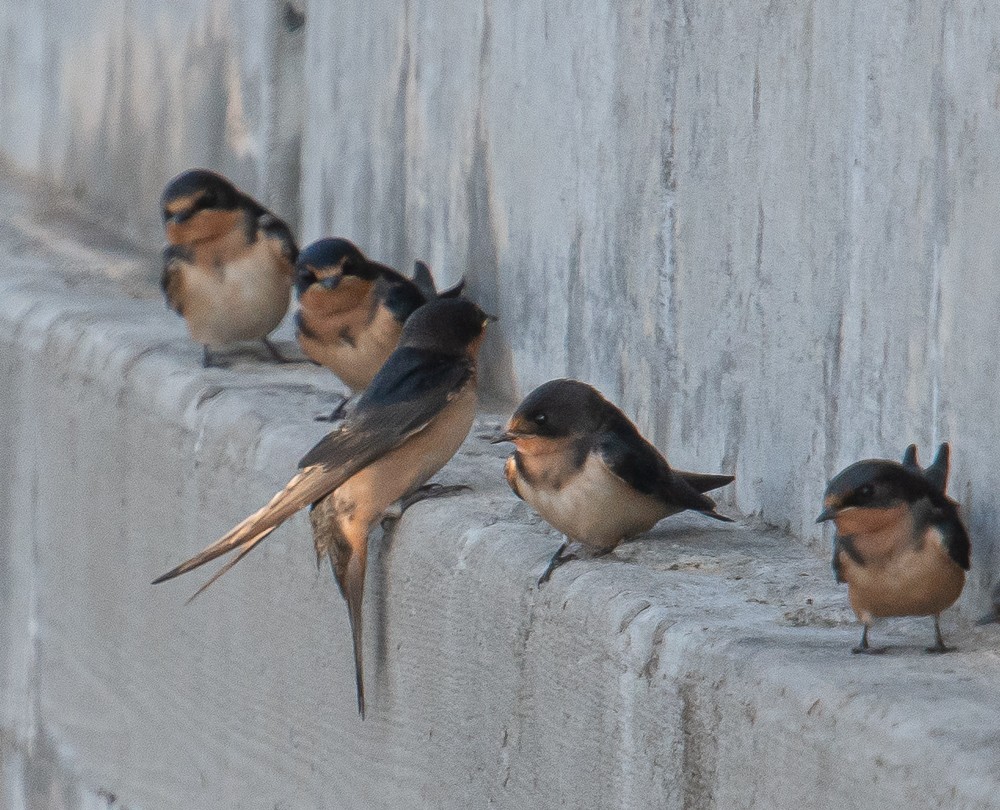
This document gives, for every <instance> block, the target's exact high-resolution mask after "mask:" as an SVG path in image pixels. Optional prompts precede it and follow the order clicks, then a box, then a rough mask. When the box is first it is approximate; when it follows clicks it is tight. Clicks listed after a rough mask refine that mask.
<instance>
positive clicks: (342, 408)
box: [313, 397, 351, 422]
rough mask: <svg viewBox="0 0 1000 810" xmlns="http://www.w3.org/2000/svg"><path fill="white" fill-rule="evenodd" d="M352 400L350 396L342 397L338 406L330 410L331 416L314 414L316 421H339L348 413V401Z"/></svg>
mask: <svg viewBox="0 0 1000 810" xmlns="http://www.w3.org/2000/svg"><path fill="white" fill-rule="evenodd" d="M350 401H351V398H350V397H341V398H340V402H338V403H337V407H336V408H334V409H333V411H331V412H330V414H329V416H327V415H326V414H322V413H321V414H320V415H319V416H314V417H313V421H314V422H339V421H340V420H341V419H343V418H344V417H345V416H346V415H347V403H348V402H350Z"/></svg>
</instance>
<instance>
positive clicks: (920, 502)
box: [816, 444, 969, 653]
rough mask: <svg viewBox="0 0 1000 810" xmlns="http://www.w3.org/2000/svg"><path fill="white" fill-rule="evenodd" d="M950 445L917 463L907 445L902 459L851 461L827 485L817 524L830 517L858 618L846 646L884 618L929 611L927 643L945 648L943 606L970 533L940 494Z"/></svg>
mask: <svg viewBox="0 0 1000 810" xmlns="http://www.w3.org/2000/svg"><path fill="white" fill-rule="evenodd" d="M948 460H949V447H948V445H947V444H942V445H941V447H940V448H939V450H938V453H937V456H936V457H935V459H934V463H933V464H931V465H930V466H929V467H927V469H921V467H920V464H919V463H918V461H917V449H916V446H915V445H910V446H909V447H908V448H907V449H906V453H905V455H904V456H903V463H902V464H897V463H896V462H894V461H885V460H880V459H870V460H867V461H859V462H857V463H856V464H852V465H851V466H850V467H848V468H847V469H845V470H843V471H842V472H840V473H838V474H837V475H836V476H835V477H834V478H833V479H832V480H831V481H830V483H829V484H828V485H827V488H826V494H825V495H824V498H823V511H822V512H821V513H820V515H819V517H818V518H817V519H816V522H817V523H822V522H823V521H827V520H832V521H833V523H834V526H836V530H837V533H836V535H835V536H834V540H833V570H834V573H835V575H836V578H837V582H846V583H847V595H848V598H849V599H850V601H851V607H852V608H853V609H854V612H855V613H856V614H857V617H858V620H859V621H861V622H862V624H864V630H863V631H862V634H861V643H860V644H859V645H858V646H857V647H855V648H854V649H853V650H852V652H855V653H881V652H885V648H884V647H882V648H875V647H870V646H869V644H868V630H869V628H870V627H871V625H872V623H873V622H874V621H875V620H876V619H880V618H883V617H888V616H933V617H934V640H935V644H934V646H933V647H928V648H927V652H932V653H944V652H949V651H950V650H952V649H953V648H951V647H947V646H945V643H944V639H943V638H942V636H941V624H940V615H941V611H943V610H945V609H946V608H948V607H950V606H951V605H953V604H954V603H955V600H957V599H958V597H959V595H960V594H961V593H962V588H963V587H964V586H965V572H966V571H967V570H968V569H969V535H968V534H967V532H966V530H965V526H963V525H962V520H961V518H960V517H959V515H958V505H957V504H956V503H955V502H954V501H953V500H951V499H950V498H949V497H948V496H947V495H945V488H946V486H947V482H948Z"/></svg>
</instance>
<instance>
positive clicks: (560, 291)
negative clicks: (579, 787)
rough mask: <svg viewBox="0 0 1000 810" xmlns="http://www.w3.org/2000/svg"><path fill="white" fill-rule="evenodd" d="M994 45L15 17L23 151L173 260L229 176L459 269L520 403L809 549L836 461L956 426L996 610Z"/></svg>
mask: <svg viewBox="0 0 1000 810" xmlns="http://www.w3.org/2000/svg"><path fill="white" fill-rule="evenodd" d="M300 12H301V13H300ZM998 30H1000V6H997V5H996V4H995V3H983V2H980V3H953V2H943V1H942V2H927V3H917V4H914V3H910V2H903V0H893V1H892V2H881V3H871V2H866V1H865V0H837V1H836V2H806V3H802V2H784V1H779V0H767V2H764V0H739V1H738V2H731V3H708V4H705V3H693V2H690V1H689V0H683V1H681V0H678V1H677V2H671V3H662V2H653V0H629V2H626V3H622V2H611V1H610V0H605V1H604V2H599V3H597V4H593V3H592V4H589V5H588V6H587V7H586V8H584V7H582V6H580V4H575V3H570V2H565V0H563V1H562V2H556V0H545V1H543V2H537V0H530V2H521V3H516V4H514V5H510V4H508V5H503V6H499V7H498V6H496V5H495V4H494V3H492V2H490V0H485V2H483V3H481V4H479V3H469V2H452V3H447V4H441V3H439V2H438V3H432V2H428V1H427V0H409V2H406V3H397V2H390V1H389V0H375V1H374V2H371V3H362V4H355V5H353V6H350V7H344V6H343V4H336V3H328V2H322V1H320V0H316V2H311V3H300V2H296V3H288V2H282V1H281V0H213V2H211V3H192V2H184V3H171V4H163V3H160V4H134V3H125V2H121V0H118V2H113V0H83V1H82V2H76V3H62V2H59V3H49V4H41V3H38V2H28V0H15V2H13V3H10V2H8V3H7V4H5V5H4V6H3V7H2V8H0V48H2V51H0V55H2V59H0V62H2V64H3V65H4V71H3V73H2V77H0V155H3V156H5V157H6V158H7V159H8V160H9V161H12V162H14V163H15V164H16V165H18V166H19V167H21V168H23V169H26V170H28V171H33V172H35V173H37V174H39V175H41V176H44V177H46V178H48V179H50V180H52V181H55V182H56V183H58V184H59V185H60V186H62V187H64V188H67V189H70V190H73V191H75V192H76V193H77V194H78V195H80V196H81V197H82V198H84V199H85V200H87V201H89V203H91V204H92V205H96V206H97V207H98V208H99V209H100V210H101V212H102V215H104V216H108V215H109V214H110V215H112V216H113V217H115V218H119V219H121V218H124V219H125V220H127V221H128V223H129V225H130V227H131V230H132V232H133V233H136V234H140V235H142V236H143V237H145V238H147V239H148V241H149V243H150V244H156V243H158V242H159V240H160V234H159V231H158V229H157V220H156V195H157V193H158V192H159V189H160V188H161V186H162V184H163V182H164V181H165V180H166V179H167V178H168V177H170V176H171V175H172V174H173V173H174V172H175V171H177V170H179V169H181V168H183V167H185V166H189V165H194V164H207V165H209V166H213V167H215V168H218V169H220V170H222V171H225V172H227V173H229V174H231V175H232V176H233V177H234V178H235V179H236V180H237V181H238V182H240V183H241V184H243V185H244V186H245V187H247V188H249V189H251V190H253V191H255V192H257V193H258V194H259V196H261V197H262V199H264V200H265V201H267V202H269V203H271V204H272V205H274V207H275V209H276V210H277V211H278V212H279V213H281V214H282V215H284V216H286V217H288V218H289V219H290V220H291V221H293V222H301V225H302V228H301V236H302V238H303V241H308V240H312V239H314V238H316V237H319V236H322V235H327V234H336V235H344V236H348V237H351V238H353V239H355V240H356V241H358V242H359V243H360V244H361V245H362V246H363V247H364V248H366V249H367V250H368V251H369V252H370V253H371V254H372V255H373V256H374V257H376V258H378V259H380V260H383V261H386V262H389V263H392V264H395V265H397V266H404V267H408V266H409V265H410V263H411V262H412V260H413V259H414V258H415V257H422V258H425V259H427V260H429V261H430V262H431V264H432V265H433V266H434V268H435V270H436V272H437V273H438V275H439V276H440V277H442V279H443V280H445V281H446V282H453V281H455V280H456V279H457V278H458V277H459V276H460V275H463V274H465V275H466V276H467V277H468V278H469V280H470V284H469V288H470V291H471V292H472V293H473V294H474V295H475V296H476V297H477V298H479V299H480V300H481V301H482V303H483V304H484V305H485V306H486V307H488V308H492V309H494V310H495V311H497V312H499V314H500V315H501V316H502V321H501V325H500V327H499V328H498V329H497V330H496V332H495V333H494V335H493V337H492V338H491V339H490V341H489V342H488V345H487V346H486V349H485V353H484V367H485V371H486V373H485V375H484V376H485V380H484V385H485V386H486V388H487V389H488V390H489V391H490V392H492V394H493V395H495V396H499V397H502V398H505V399H506V400H508V401H512V400H514V399H516V398H517V397H519V396H520V395H523V394H524V393H526V392H527V391H528V390H530V389H531V388H533V387H534V386H535V385H537V384H539V383H541V382H543V381H545V380H547V379H549V378H551V377H555V376H560V375H570V376H576V377H579V378H582V379H584V380H587V381H589V382H592V383H594V384H596V385H598V387H600V388H601V389H602V390H603V391H604V392H605V393H606V394H607V395H608V396H610V397H611V398H613V399H615V400H616V401H617V402H619V403H621V404H622V406H623V407H624V408H625V409H626V410H627V411H628V412H629V413H631V414H634V415H635V417H636V419H637V421H638V424H639V425H640V427H641V428H642V429H643V430H644V431H645V432H646V433H647V434H648V435H650V436H651V437H652V438H653V439H654V440H655V441H656V442H657V443H658V444H659V445H660V446H661V447H664V448H665V449H666V450H667V451H668V454H669V456H670V457H671V458H672V459H674V460H676V461H677V462H678V463H680V464H684V465H687V466H691V467H699V468H704V469H724V470H727V471H733V472H735V473H736V474H737V484H736V486H735V487H734V488H732V491H731V492H732V494H731V495H727V496H726V497H727V498H729V499H730V500H729V502H728V505H729V506H731V507H733V508H738V509H739V510H740V511H741V512H742V513H744V514H753V515H758V516H760V517H761V518H762V519H763V520H765V521H766V522H768V523H770V524H772V525H777V526H781V527H783V528H787V529H790V530H791V531H793V533H795V534H796V535H797V536H800V537H802V538H804V539H805V541H806V542H812V543H813V544H817V543H818V542H819V540H820V534H819V531H820V530H819V529H818V528H817V527H815V526H814V525H813V524H812V518H813V517H814V515H815V514H816V505H817V502H818V500H819V497H820V495H821V493H822V490H823V486H824V483H825V481H826V480H827V479H828V478H829V477H830V476H831V475H832V474H833V473H835V472H836V471H837V470H838V469H840V468H842V467H843V466H845V465H846V464H848V463H850V462H852V461H855V460H857V459H858V458H861V457H866V456H882V457H884V456H895V455H898V454H899V453H901V451H902V449H903V448H904V447H905V446H906V445H907V444H908V443H909V442H911V441H916V442H918V443H919V444H920V445H921V447H922V448H924V452H925V453H927V452H930V451H932V449H933V448H932V445H933V444H934V443H936V442H937V441H940V440H945V439H947V440H950V441H951V442H952V443H953V445H954V450H955V452H954V465H955V468H954V476H953V483H952V488H953V491H954V493H955V494H956V495H957V496H958V497H959V499H960V500H961V501H962V504H963V507H964V509H965V514H966V515H967V517H968V519H969V522H970V524H971V528H972V533H973V538H974V545H975V551H974V558H975V573H974V574H973V578H972V579H973V581H972V584H971V587H970V588H968V589H967V592H966V596H965V597H964V598H963V604H964V605H965V606H966V609H968V610H969V611H970V612H973V613H974V612H978V611H980V610H981V609H983V606H984V605H985V603H986V601H987V594H988V592H989V590H990V588H991V587H992V586H993V584H994V581H995V580H996V579H997V571H998V542H997V533H996V530H995V524H996V521H997V519H998V517H1000V479H998V476H997V474H996V472H995V469H994V468H995V466H996V463H995V459H994V455H995V453H994V442H993V436H994V435H996V433H997V429H998V427H1000V425H998V417H997V416H996V413H997V409H996V408H995V407H993V400H994V394H995V391H994V387H995V386H993V384H992V380H993V377H994V376H995V375H994V374H992V373H991V358H992V357H993V356H994V355H996V354H997V348H998V346H997V341H998V338H997V336H996V330H995V328H994V322H995V312H996V311H997V308H998V307H1000V284H998V283H997V282H996V278H997V276H998V273H997V267H996V263H997V261H998V260H997V256H1000V249H998V248H1000V244H997V243H996V241H997V239H998V237H997V236H996V235H995V234H996V229H995V228H994V227H993V224H992V223H993V219H994V216H993V212H994V208H995V204H994V201H995V199H996V198H997V197H998V192H1000V158H998V155H1000V134H998V133H1000V40H998V38H997V34H996V32H997V31H998ZM300 167H301V172H300ZM300 213H301V219H299V215H300Z"/></svg>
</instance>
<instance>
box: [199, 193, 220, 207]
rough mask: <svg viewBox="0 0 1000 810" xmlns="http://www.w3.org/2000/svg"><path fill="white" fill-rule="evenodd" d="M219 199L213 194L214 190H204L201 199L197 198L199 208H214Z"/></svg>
mask: <svg viewBox="0 0 1000 810" xmlns="http://www.w3.org/2000/svg"><path fill="white" fill-rule="evenodd" d="M218 201H219V199H218V197H216V196H215V192H214V191H206V192H205V193H204V194H203V195H202V196H201V199H200V200H198V203H199V205H198V207H199V208H214V207H215V204H216V203H217V202H218Z"/></svg>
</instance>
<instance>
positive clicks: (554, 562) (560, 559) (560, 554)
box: [538, 540, 576, 588]
mask: <svg viewBox="0 0 1000 810" xmlns="http://www.w3.org/2000/svg"><path fill="white" fill-rule="evenodd" d="M569 547H570V541H569V540H567V541H566V542H565V543H563V544H562V545H561V546H559V550H558V551H557V552H556V553H555V554H553V555H552V559H551V560H549V564H548V565H547V566H545V570H544V571H543V572H542V575H541V576H540V577H539V578H538V587H539V588H541V587H542V585H544V584H545V583H546V582H548V581H549V579H551V578H552V572H553V571H555V570H556V569H557V568H558V567H559V566H560V565H562V564H563V563H567V562H569V561H570V560H575V559H576V554H575V553H572V552H571V553H569V554H565V553H564V552H565V551H566V549H568V548H569Z"/></svg>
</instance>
